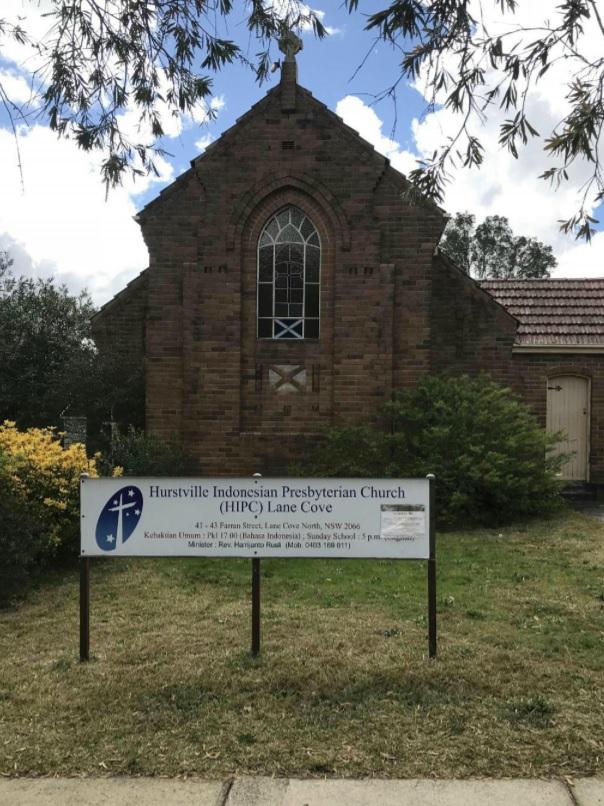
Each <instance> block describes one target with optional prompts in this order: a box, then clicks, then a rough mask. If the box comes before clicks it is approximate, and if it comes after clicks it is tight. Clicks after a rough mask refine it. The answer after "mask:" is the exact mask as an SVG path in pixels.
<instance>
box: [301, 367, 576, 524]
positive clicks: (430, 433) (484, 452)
mask: <svg viewBox="0 0 604 806" xmlns="http://www.w3.org/2000/svg"><path fill="white" fill-rule="evenodd" d="M556 441H557V436H556V435H548V434H546V433H545V431H544V430H543V429H542V428H540V427H539V425H538V423H537V421H536V419H535V417H534V415H533V414H532V413H531V412H530V410H529V409H528V408H527V407H526V406H525V405H524V404H523V403H522V402H521V401H520V400H518V399H517V398H516V397H515V396H514V395H512V394H511V392H510V391H509V390H508V389H505V388H503V387H501V386H499V385H497V384H496V383H494V382H493V381H492V380H490V379H489V378H488V377H487V376H480V377H478V378H469V377H467V376H463V377H458V378H450V377H444V376H438V377H434V376H432V377H425V378H423V379H422V380H420V381H419V382H418V384H417V385H416V386H415V387H414V388H413V389H409V390H407V391H404V392H402V393H400V394H399V395H398V396H397V398H396V399H395V400H394V401H393V402H392V403H389V404H387V405H385V406H383V407H382V408H381V409H380V411H379V412H378V413H377V415H376V417H375V418H374V420H373V421H372V422H370V423H369V424H362V425H360V426H356V427H346V428H332V429H329V430H328V431H327V432H326V433H325V435H324V439H323V440H322V441H321V442H320V444H319V445H318V447H317V448H316V449H315V450H314V451H313V452H311V454H310V455H309V456H308V457H307V458H306V459H305V460H304V462H303V463H301V464H300V465H299V466H297V467H296V468H295V472H296V473H300V474H304V475H312V476H316V477H320V476H343V477H346V476H348V477H362V476H367V477H377V478H379V477H383V478H396V477H399V478H405V477H406V478H409V477H424V476H426V474H428V473H435V474H436V495H437V512H438V520H439V523H440V524H441V526H443V525H444V526H453V525H462V524H489V523H504V522H506V521H510V520H513V519H514V518H517V517H520V516H526V515H532V514H537V513H545V512H548V511H550V510H552V509H553V508H554V507H556V506H558V505H559V502H560V498H559V495H558V491H559V483H558V481H557V480H556V473H557V471H558V470H559V468H560V466H561V464H562V462H563V461H565V459H566V458H567V457H564V456H558V457H556V458H554V457H553V456H552V448H553V447H554V445H555V443H556Z"/></svg>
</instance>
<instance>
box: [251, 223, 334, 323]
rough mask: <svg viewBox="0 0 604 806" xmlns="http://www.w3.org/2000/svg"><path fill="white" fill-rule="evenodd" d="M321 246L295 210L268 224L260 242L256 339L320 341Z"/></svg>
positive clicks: (315, 235) (312, 228)
mask: <svg viewBox="0 0 604 806" xmlns="http://www.w3.org/2000/svg"><path fill="white" fill-rule="evenodd" d="M320 279H321V242H320V240H319V233H318V232H317V230H316V229H315V227H314V224H313V223H312V222H311V220H310V219H309V218H307V217H306V216H305V215H304V213H303V212H302V211H301V210H299V209H298V208H297V207H286V208H285V209H284V210H281V211H280V212H278V213H276V214H275V215H274V216H272V218H271V219H270V220H269V221H268V223H267V224H266V226H265V227H264V229H263V230H262V234H261V235H260V240H259V241H258V338H259V339H318V338H319V297H320Z"/></svg>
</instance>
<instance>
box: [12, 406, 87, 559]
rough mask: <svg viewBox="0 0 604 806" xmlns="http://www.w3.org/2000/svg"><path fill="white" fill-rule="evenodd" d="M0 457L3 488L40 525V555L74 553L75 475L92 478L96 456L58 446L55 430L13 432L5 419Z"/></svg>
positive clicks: (76, 517)
mask: <svg viewBox="0 0 604 806" xmlns="http://www.w3.org/2000/svg"><path fill="white" fill-rule="evenodd" d="M0 455H2V456H3V467H2V475H3V487H5V488H6V487H8V490H6V493H7V494H8V495H9V496H11V497H12V498H13V499H14V500H15V503H17V504H21V505H23V506H24V507H26V508H27V509H28V511H29V512H30V513H32V514H35V517H36V518H37V520H38V521H39V522H40V526H41V527H42V532H43V534H44V544H45V545H44V547H43V553H54V552H56V551H57V550H58V549H60V548H65V549H72V548H73V549H74V550H76V547H77V543H78V540H77V535H78V531H79V528H78V527H79V483H80V475H81V474H82V473H88V474H89V475H90V476H93V477H96V476H97V475H98V473H97V467H96V458H95V459H89V458H88V457H87V456H86V449H85V447H84V445H81V444H74V445H71V446H70V447H68V448H64V447H63V446H62V445H61V442H60V441H59V435H58V434H57V432H56V431H55V429H52V428H28V429H27V430H26V431H19V429H18V428H17V427H16V425H15V423H14V422H11V421H10V420H6V421H5V422H4V423H3V424H2V425H0Z"/></svg>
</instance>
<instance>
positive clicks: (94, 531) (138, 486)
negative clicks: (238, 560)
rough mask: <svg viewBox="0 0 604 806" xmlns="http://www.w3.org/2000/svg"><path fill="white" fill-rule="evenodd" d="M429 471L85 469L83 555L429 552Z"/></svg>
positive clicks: (424, 555)
mask: <svg viewBox="0 0 604 806" xmlns="http://www.w3.org/2000/svg"><path fill="white" fill-rule="evenodd" d="M429 506H430V492H429V481H428V480H427V479H379V480H376V479H304V478H302V479H291V478H241V479H233V478H228V479H225V478H215V479H206V478H200V479H195V478H114V479H113V478H112V479H107V478H105V479H91V478H83V479H82V487H81V554H82V557H95V556H96V557H118V556H119V557H124V556H130V557H252V558H260V557H326V558H327V557H337V558H353V557H358V558H376V559H377V558H391V559H401V560H412V559H428V558H429V556H430V540H429V524H430V519H429Z"/></svg>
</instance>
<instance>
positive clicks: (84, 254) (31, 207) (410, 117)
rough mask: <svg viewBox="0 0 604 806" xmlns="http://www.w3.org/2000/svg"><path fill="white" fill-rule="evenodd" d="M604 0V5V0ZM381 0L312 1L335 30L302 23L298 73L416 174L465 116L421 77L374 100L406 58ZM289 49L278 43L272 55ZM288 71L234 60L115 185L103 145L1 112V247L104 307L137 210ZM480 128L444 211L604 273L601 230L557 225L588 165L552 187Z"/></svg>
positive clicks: (17, 90)
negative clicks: (583, 235)
mask: <svg viewBox="0 0 604 806" xmlns="http://www.w3.org/2000/svg"><path fill="white" fill-rule="evenodd" d="M276 1H279V2H282V1H283V0H276ZM477 1H478V0H475V2H477ZM557 1H558V0H540V2H539V3H529V2H528V0H521V3H520V6H521V7H522V14H523V15H524V16H523V19H524V20H526V21H527V22H529V23H531V24H534V23H535V22H537V21H538V17H542V16H543V13H544V10H545V7H546V6H551V8H552V13H553V10H554V9H555V6H556V5H557ZM599 1H600V2H602V4H603V5H604V0H599ZM48 2H49V0H2V9H1V13H0V16H5V17H9V16H10V15H11V14H13V15H14V14H18V15H20V16H21V17H23V18H24V22H23V24H24V25H25V26H30V28H31V29H32V30H34V31H36V32H40V33H41V32H43V31H44V30H45V28H44V26H47V22H46V20H45V18H44V17H43V16H42V12H43V11H44V6H45V4H48ZM483 2H484V5H485V6H492V7H493V8H492V10H491V12H490V13H491V14H492V17H493V19H492V20H491V24H492V26H499V27H500V28H501V30H504V29H505V28H506V26H508V28H509V23H508V22H507V21H506V20H505V19H501V18H500V16H498V12H496V11H495V8H496V6H497V3H496V2H495V0H483ZM235 5H236V7H237V3H236V4H235ZM382 5H383V6H385V5H386V3H384V4H382ZM382 5H379V4H378V5H377V6H376V4H375V3H374V2H372V3H371V4H370V3H369V2H365V3H363V2H361V3H360V9H361V11H360V12H359V13H357V14H354V15H349V14H348V13H347V12H346V11H345V9H343V8H342V5H341V2H340V0H336V1H333V0H322V3H321V5H320V6H317V8H316V9H315V10H316V11H317V13H319V14H320V15H321V16H322V19H323V22H324V24H325V25H326V26H327V28H328V30H329V36H328V37H326V38H325V39H323V40H316V39H315V38H314V37H313V35H312V33H310V32H304V33H303V39H304V49H303V51H302V52H301V53H300V54H299V55H298V75H299V81H300V83H301V84H302V85H303V86H305V87H306V88H307V89H309V90H310V91H311V92H312V93H313V95H315V97H317V98H318V99H319V100H321V101H323V102H324V103H325V104H327V106H329V107H330V108H331V109H333V110H334V111H335V112H336V113H337V114H338V115H340V116H341V117H342V118H343V119H344V120H345V122H346V123H347V124H348V125H350V126H352V127H353V128H354V129H356V130H357V131H359V132H360V134H361V135H362V136H363V137H364V138H365V139H366V140H368V141H369V142H371V143H372V144H373V145H374V146H375V148H376V149H377V150H378V151H380V152H381V153H383V154H385V155H386V156H387V157H389V159H390V160H391V162H392V164H393V166H394V167H395V168H397V169H398V170H400V171H402V172H403V173H408V172H409V171H410V170H412V169H413V168H414V167H415V166H416V160H417V159H419V158H422V157H425V156H426V155H429V154H431V153H432V151H433V150H434V149H435V148H437V147H438V146H439V145H442V143H443V141H444V140H445V138H446V137H447V136H448V135H449V134H450V133H451V132H452V130H453V129H454V127H455V123H456V122H455V120H454V119H453V115H452V113H451V112H450V111H448V110H446V109H442V108H437V109H436V110H434V111H429V112H427V110H426V100H425V97H424V93H423V92H422V89H423V87H422V85H421V82H418V83H417V84H416V85H415V86H411V85H409V84H408V83H407V84H403V83H401V84H400V85H399V88H398V91H397V98H396V104H395V103H393V101H392V99H390V98H388V99H386V100H383V101H380V102H377V103H376V99H375V96H376V95H379V94H380V92H381V91H382V90H384V89H386V88H387V87H388V86H390V85H391V84H392V83H393V81H394V80H396V78H397V76H398V60H399V58H400V55H399V54H398V53H397V52H396V51H394V50H393V49H392V48H391V47H390V46H388V45H386V44H384V43H380V42H376V41H375V39H374V36H373V35H371V34H370V33H368V32H366V31H365V30H364V24H365V19H364V15H363V13H362V12H363V9H364V8H367V9H368V8H370V7H371V8H374V9H375V8H378V7H379V8H381V7H382ZM239 7H240V9H241V11H240V16H239V17H237V14H235V15H234V16H233V18H232V20H231V21H230V23H229V35H230V36H231V37H232V38H233V39H234V40H235V41H237V42H238V43H239V44H240V45H241V46H242V47H243V48H244V50H245V51H246V53H247V54H248V55H249V56H250V57H251V58H253V56H254V54H255V53H256V52H257V50H259V47H258V45H257V43H256V42H254V41H252V40H251V39H250V37H249V34H248V33H247V31H246V28H245V11H244V4H243V2H240V3H239ZM603 12H604V9H603ZM3 45H4V46H3V48H2V55H0V84H1V85H2V87H3V88H4V90H5V91H6V92H7V93H8V95H9V96H10V97H11V98H12V99H13V100H15V101H17V102H24V101H26V100H27V98H28V97H29V94H30V90H29V84H28V82H27V78H28V75H29V74H28V70H29V69H31V65H32V63H33V61H32V60H33V57H32V54H31V52H30V51H28V49H27V48H25V47H23V46H19V45H17V44H14V43H10V44H8V45H7V43H6V42H3ZM584 46H585V47H586V48H587V49H593V52H594V53H597V52H600V51H601V49H602V47H601V39H600V38H599V36H598V32H593V34H592V33H591V32H588V35H587V37H586V40H585V43H584ZM278 55H279V54H278V53H277V50H276V49H275V58H277V57H278ZM365 57H366V58H365ZM361 62H363V65H362V67H361V68H360V69H358V68H359V66H360V64H361ZM565 69H566V66H565V65H561V66H560V67H559V68H557V70H553V71H551V73H550V74H548V75H546V77H545V79H544V81H543V82H542V83H541V84H540V85H539V88H538V91H537V92H536V93H535V94H534V96H533V97H532V98H531V100H530V102H529V106H528V116H529V119H530V121H531V123H532V124H533V125H534V126H535V127H536V128H537V129H538V130H539V131H540V132H541V133H542V134H547V133H549V132H550V131H551V130H552V127H553V126H554V125H555V124H556V122H557V121H558V120H559V118H560V115H561V114H562V113H563V111H564V109H565V105H566V101H565V99H564V93H563V92H562V91H561V87H563V82H564V79H565V77H566V76H565V74H564V70H565ZM278 78H279V72H278V71H277V72H276V73H274V74H273V75H272V76H271V77H270V79H269V80H268V82H266V83H265V84H264V85H262V86H259V85H258V84H257V83H256V82H255V78H254V75H253V74H252V72H251V71H250V70H249V69H248V68H246V67H244V66H242V65H240V64H235V65H230V66H228V67H226V68H225V69H223V70H222V71H221V72H219V73H218V74H216V75H215V76H214V77H213V98H212V101H211V105H212V110H213V115H214V116H213V119H212V120H209V119H208V116H207V113H206V112H205V111H204V110H200V111H199V112H198V113H197V114H195V115H194V116H192V117H190V116H187V117H180V118H170V119H169V120H167V121H166V129H167V136H165V137H164V138H163V141H162V146H163V147H164V148H165V149H166V150H167V151H168V152H169V156H167V157H165V158H162V159H160V160H159V162H158V169H159V176H157V177H156V176H149V177H142V178H140V177H139V178H138V179H137V180H136V181H133V180H131V179H126V181H125V182H124V184H123V186H122V187H120V188H118V189H115V190H112V191H110V192H109V194H108V195H107V196H106V193H105V188H104V185H103V183H102V181H101V178H100V174H99V163H100V157H99V155H98V154H92V153H86V152H84V151H81V150H79V149H78V147H77V146H76V145H75V143H74V142H73V141H72V140H66V139H59V138H57V136H56V135H55V134H54V133H53V132H52V131H51V130H50V129H49V127H48V126H47V125H45V121H44V120H37V121H32V122H30V124H29V125H28V126H25V125H22V126H20V127H19V131H18V137H17V141H15V137H14V135H13V133H12V131H11V128H10V121H9V120H8V117H7V115H6V114H1V113H0V249H5V250H7V251H8V252H9V254H10V256H11V257H12V258H13V260H14V267H13V268H14V270H15V271H16V273H18V274H26V275H31V276H38V277H48V276H54V277H56V278H57V279H59V280H60V281H62V282H65V283H66V284H67V286H68V287H69V289H70V290H71V291H72V292H74V293H77V292H79V291H80V290H81V289H83V288H86V289H88V291H89V292H90V293H91V295H92V297H93V299H94V301H95V302H96V303H97V304H102V303H103V302H105V301H107V300H108V299H109V298H111V296H113V294H115V293H116V292H117V291H119V290H120V289H121V288H123V286H124V285H125V284H126V283H127V282H128V281H129V280H131V279H132V278H133V277H135V276H136V275H137V274H138V273H139V272H141V271H142V270H143V269H144V268H145V267H146V266H147V261H148V255H147V250H146V247H145V244H144V242H143V239H142V237H141V234H140V230H139V227H138V225H137V224H136V222H135V221H134V216H135V214H136V212H137V211H138V210H140V209H141V208H142V207H143V206H144V205H145V204H147V203H148V202H149V201H150V200H151V199H153V198H155V196H157V194H158V193H159V192H160V190H161V189H162V188H163V187H165V186H166V185H168V184H169V183H170V182H172V181H173V180H174V179H175V178H176V177H177V176H178V175H179V174H181V173H182V172H183V171H185V170H186V169H187V168H188V167H189V164H190V161H191V160H192V159H194V158H195V157H196V156H198V155H199V154H200V153H201V152H202V151H203V150H204V148H205V147H207V145H208V143H210V142H212V141H214V140H215V139H217V138H218V137H219V136H220V134H221V133H222V132H223V131H225V130H226V129H227V128H229V127H230V126H232V125H233V123H234V122H235V121H236V119H237V118H238V117H239V116H240V115H242V114H244V113H245V112H246V111H247V110H248V109H249V107H250V106H252V104H254V103H255V102H256V101H257V100H259V99H260V98H261V97H262V96H263V95H264V94H265V93H266V92H267V91H268V90H269V89H270V88H271V86H274V84H275V83H276V82H277V81H278ZM123 125H124V126H125V127H130V128H132V129H133V128H134V127H135V126H136V118H135V115H134V114H133V111H132V110H127V111H126V112H125V115H124V117H123ZM478 134H479V136H480V137H481V139H482V140H483V144H484V145H485V147H486V153H485V161H484V164H483V166H482V168H481V169H480V170H477V169H458V170H456V171H455V172H454V173H453V176H452V180H453V181H452V182H451V183H450V184H449V185H448V186H447V190H446V197H445V202H444V205H443V206H444V207H445V209H446V210H447V212H449V213H451V214H454V213H455V212H457V211H469V212H471V213H473V214H474V215H475V216H476V217H477V220H478V221H480V220H482V219H483V218H484V217H485V216H487V215H494V214H498V215H504V216H507V217H508V218H509V220H510V223H511V226H512V228H513V230H514V232H515V233H516V234H517V235H527V236H533V237H537V238H539V239H540V240H542V241H543V242H544V243H547V244H551V245H552V247H553V249H554V253H555V255H556V257H557V259H558V262H559V265H558V267H557V269H555V270H554V276H561V277H562V276H566V277H593V276H604V231H601V232H600V231H599V232H598V233H597V234H596V236H595V237H594V238H593V241H592V243H591V245H588V244H584V243H582V242H579V243H578V242H576V241H575V240H574V238H573V237H572V236H567V235H563V234H562V233H560V231H559V225H558V223H557V222H558V220H559V219H562V218H565V217H568V216H569V215H571V214H572V213H573V212H574V211H575V207H576V205H577V198H578V196H577V194H578V192H579V190H580V187H581V185H582V184H583V182H584V181H585V178H586V176H587V170H588V169H587V168H586V167H585V166H581V165H578V166H577V167H576V169H575V171H574V173H572V175H571V180H570V181H569V182H568V183H567V184H566V185H564V186H563V187H561V188H560V189H559V190H558V191H557V192H553V191H552V190H551V188H550V187H549V185H547V184H546V183H545V182H544V181H543V180H540V179H538V176H539V174H540V173H542V172H543V170H544V169H545V168H547V167H549V164H550V162H551V161H550V160H547V158H546V157H545V156H544V155H543V152H542V141H541V140H540V139H536V140H534V141H531V142H530V144H529V146H528V147H527V148H526V149H524V150H522V151H521V153H520V159H518V160H515V159H514V158H513V157H512V156H511V155H510V154H509V153H508V152H507V151H506V150H504V149H502V148H501V147H500V146H499V144H498V136H499V135H498V127H497V123H496V122H495V121H493V120H490V119H487V120H486V121H485V122H484V123H483V124H482V125H480V126H479V129H478ZM17 145H18V148H17ZM19 164H20V165H21V170H20V169H19ZM598 212H601V211H597V210H596V217H598ZM602 218H603V219H604V216H602Z"/></svg>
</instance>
